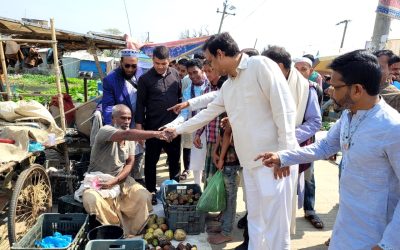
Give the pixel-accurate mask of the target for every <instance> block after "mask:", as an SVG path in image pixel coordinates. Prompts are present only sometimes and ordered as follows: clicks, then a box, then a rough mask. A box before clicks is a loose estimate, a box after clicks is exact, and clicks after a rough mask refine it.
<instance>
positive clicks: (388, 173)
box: [257, 50, 400, 250]
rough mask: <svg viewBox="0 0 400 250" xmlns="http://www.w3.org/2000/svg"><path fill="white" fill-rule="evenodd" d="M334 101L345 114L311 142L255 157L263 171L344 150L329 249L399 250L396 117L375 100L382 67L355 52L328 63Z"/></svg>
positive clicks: (399, 158) (399, 144)
mask: <svg viewBox="0 0 400 250" xmlns="http://www.w3.org/2000/svg"><path fill="white" fill-rule="evenodd" d="M330 68H331V69H332V71H333V72H332V78H331V85H332V87H333V89H334V92H333V96H332V98H333V100H334V102H335V103H336V104H337V105H338V106H341V107H343V108H345V110H344V111H343V113H342V116H341V118H340V119H339V120H338V121H337V122H336V123H335V125H334V126H333V127H332V128H331V129H330V130H329V132H328V134H327V136H326V137H325V138H323V139H321V140H320V141H317V142H316V143H314V144H312V145H309V146H306V147H303V148H300V149H295V150H283V151H279V152H278V153H272V152H267V153H264V154H262V155H259V156H258V157H257V159H259V158H263V163H264V164H265V165H266V166H268V167H277V166H280V168H281V169H286V168H287V167H285V166H290V165H292V164H298V163H306V162H312V161H316V160H320V159H324V158H326V157H328V156H330V155H333V154H335V153H337V152H338V151H339V150H342V152H343V170H342V176H341V178H340V190H339V192H340V202H339V203H340V207H339V211H338V214H337V217H336V221H335V225H334V228H333V233H332V239H331V242H330V246H329V249H333V250H335V249H354V250H356V249H360V250H361V249H373V250H377V249H399V246H400V238H399V237H398V235H399V231H400V202H399V199H400V186H399V180H400V154H399V152H398V149H399V148H400V133H399V131H400V115H399V113H398V112H397V111H396V110H394V109H393V108H392V107H390V106H389V105H388V104H387V103H386V102H385V101H384V100H383V99H382V98H380V97H379V90H380V81H381V76H382V73H381V67H380V65H379V63H378V61H377V59H376V57H375V56H374V55H372V54H371V53H369V52H367V51H365V50H356V51H353V52H350V53H347V54H344V55H342V56H339V57H337V58H336V59H335V60H334V61H333V62H332V64H331V65H330Z"/></svg>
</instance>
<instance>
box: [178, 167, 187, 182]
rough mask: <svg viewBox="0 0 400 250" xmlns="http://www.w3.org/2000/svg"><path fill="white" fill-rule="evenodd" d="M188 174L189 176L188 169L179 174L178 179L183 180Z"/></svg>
mask: <svg viewBox="0 0 400 250" xmlns="http://www.w3.org/2000/svg"><path fill="white" fill-rule="evenodd" d="M188 176H189V170H185V171H183V172H182V174H181V175H180V176H179V180H181V181H184V180H186V179H187V178H188Z"/></svg>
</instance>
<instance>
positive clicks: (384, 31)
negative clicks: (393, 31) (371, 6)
mask: <svg viewBox="0 0 400 250" xmlns="http://www.w3.org/2000/svg"><path fill="white" fill-rule="evenodd" d="M391 20H392V19H391V18H390V17H388V16H385V15H382V14H380V13H376V17H375V25H374V32H373V34H372V39H371V48H370V49H371V50H372V51H375V50H381V49H384V48H385V45H386V41H387V39H388V37H389V31H390V23H391Z"/></svg>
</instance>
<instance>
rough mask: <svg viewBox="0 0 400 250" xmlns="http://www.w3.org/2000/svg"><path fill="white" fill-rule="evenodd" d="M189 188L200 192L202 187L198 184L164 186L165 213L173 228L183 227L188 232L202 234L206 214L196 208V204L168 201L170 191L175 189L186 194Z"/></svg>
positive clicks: (169, 224)
mask: <svg viewBox="0 0 400 250" xmlns="http://www.w3.org/2000/svg"><path fill="white" fill-rule="evenodd" d="M188 189H193V192H194V193H200V195H201V188H200V186H199V185H197V184H173V185H167V186H165V188H164V197H162V198H163V199H162V201H163V207H164V213H165V216H166V218H167V222H168V227H169V228H170V229H172V230H175V229H178V228H180V229H183V230H185V232H186V233H187V234H200V233H203V232H204V229H205V222H206V214H205V213H204V212H201V211H197V210H196V205H172V204H167V203H166V196H167V195H168V193H170V192H172V191H175V192H177V193H178V194H186V193H187V190H188Z"/></svg>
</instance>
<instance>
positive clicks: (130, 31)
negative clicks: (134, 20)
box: [124, 0, 132, 37]
mask: <svg viewBox="0 0 400 250" xmlns="http://www.w3.org/2000/svg"><path fill="white" fill-rule="evenodd" d="M124 6H125V13H126V19H128V26H129V34H130V35H131V37H132V29H131V23H130V22H129V16H128V10H127V9H126V2H125V0H124Z"/></svg>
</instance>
